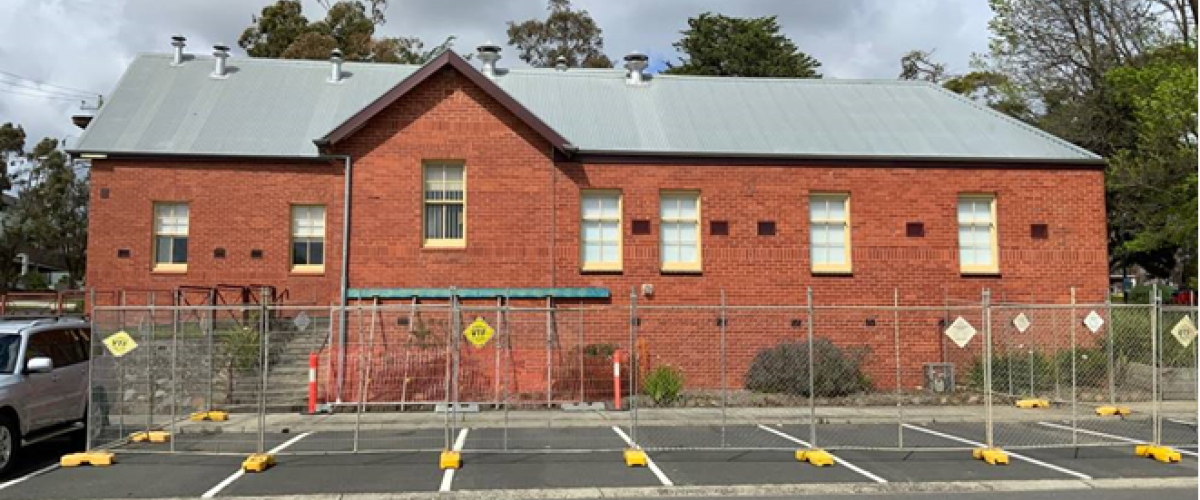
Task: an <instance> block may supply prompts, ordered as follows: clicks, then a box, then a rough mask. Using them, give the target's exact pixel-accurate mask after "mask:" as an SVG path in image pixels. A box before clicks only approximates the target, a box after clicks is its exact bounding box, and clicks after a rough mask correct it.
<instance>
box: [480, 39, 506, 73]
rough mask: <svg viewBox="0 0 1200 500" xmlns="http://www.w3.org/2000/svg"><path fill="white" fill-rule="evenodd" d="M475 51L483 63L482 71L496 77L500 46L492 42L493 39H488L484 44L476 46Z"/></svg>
mask: <svg viewBox="0 0 1200 500" xmlns="http://www.w3.org/2000/svg"><path fill="white" fill-rule="evenodd" d="M475 51H476V55H475V57H478V58H479V61H480V62H482V63H483V67H482V68H480V71H482V72H483V74H484V75H485V76H487V77H488V78H495V77H496V61H499V60H500V46H499V45H496V44H494V43H492V42H491V41H487V42H484V43H483V45H480V46H478V47H476V48H475Z"/></svg>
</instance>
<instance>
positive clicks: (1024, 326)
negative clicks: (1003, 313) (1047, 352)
mask: <svg viewBox="0 0 1200 500" xmlns="http://www.w3.org/2000/svg"><path fill="white" fill-rule="evenodd" d="M1032 324H1033V322H1032V321H1029V317H1028V316H1026V315H1025V313H1021V314H1018V315H1017V317H1015V318H1013V326H1015V327H1017V331H1018V332H1021V333H1025V331H1026V330H1028V329H1029V326H1030V325H1032Z"/></svg>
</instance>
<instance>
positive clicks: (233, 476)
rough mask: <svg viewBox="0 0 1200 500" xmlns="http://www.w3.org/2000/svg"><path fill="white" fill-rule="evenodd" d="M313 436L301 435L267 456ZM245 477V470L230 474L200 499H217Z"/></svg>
mask: <svg viewBox="0 0 1200 500" xmlns="http://www.w3.org/2000/svg"><path fill="white" fill-rule="evenodd" d="M311 434H312V433H311V432H305V433H304V434H301V435H299V436H296V437H294V438H292V439H289V440H287V441H286V442H284V443H283V444H281V445H279V446H276V447H274V448H271V451H268V452H267V454H270V455H274V454H276V453H279V452H281V451H283V450H284V449H285V448H287V447H288V446H291V445H293V444H296V441H299V440H301V439H304V438H306V437H308V436H309V435H311ZM244 475H246V471H244V470H242V469H238V471H237V472H234V473H233V474H230V475H229V477H227V478H225V480H223V481H221V482H219V483H217V485H216V486H213V487H212V489H210V490H208V491H206V492H204V494H203V495H200V498H212V497H215V496H217V493H220V492H221V490H223V489H225V487H227V486H229V485H230V484H232V483H233V482H234V481H237V480H238V478H240V477H242V476H244Z"/></svg>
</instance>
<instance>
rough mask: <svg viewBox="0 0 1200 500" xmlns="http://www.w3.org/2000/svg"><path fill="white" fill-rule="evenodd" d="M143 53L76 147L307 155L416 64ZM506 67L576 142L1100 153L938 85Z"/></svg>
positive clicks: (795, 150)
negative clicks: (646, 76) (340, 66)
mask: <svg viewBox="0 0 1200 500" xmlns="http://www.w3.org/2000/svg"><path fill="white" fill-rule="evenodd" d="M229 67H230V72H231V73H230V75H229V77H228V78H225V79H216V78H212V77H210V76H209V75H210V73H211V71H212V61H211V59H210V58H204V57H201V58H196V59H193V60H189V61H187V62H186V63H185V64H183V65H181V66H178V67H172V66H171V65H170V56H169V55H157V54H147V55H142V56H139V57H138V58H137V59H136V60H135V61H134V62H133V64H131V65H130V67H129V69H128V70H127V71H126V73H125V75H124V76H123V77H122V78H121V81H120V82H119V83H118V85H117V88H116V90H115V91H114V92H113V94H112V96H111V97H110V99H109V100H108V102H107V103H106V104H105V105H104V107H103V108H102V110H101V111H100V113H99V114H98V115H97V116H96V118H95V119H94V120H93V121H92V123H91V125H89V126H88V128H87V131H86V132H85V133H84V135H83V137H82V138H81V139H80V141H79V143H78V145H77V147H76V148H75V151H78V152H94V153H110V154H111V153H122V152H124V153H168V154H197V155H199V154H223V155H246V156H315V155H316V154H317V148H316V147H315V146H314V144H313V142H312V141H313V140H314V139H316V138H320V137H323V136H325V135H326V134H328V133H329V132H330V131H332V130H333V129H334V128H336V127H337V126H338V125H340V124H342V123H344V122H345V121H346V120H347V119H349V118H350V117H351V116H353V115H354V114H356V113H357V112H358V111H360V110H362V109H363V108H365V107H367V105H369V104H370V103H371V102H373V101H374V100H376V99H377V98H379V97H380V96H382V95H383V94H384V93H386V92H387V91H388V90H389V89H391V88H392V87H394V86H396V85H397V84H399V83H400V82H401V81H402V80H404V79H405V78H406V77H408V76H409V75H412V74H413V73H414V72H416V71H417V69H418V68H419V67H418V66H407V65H391V64H359V63H346V64H345V65H344V70H345V71H346V72H348V73H349V75H348V77H347V78H345V79H344V81H343V82H342V83H337V84H333V83H329V82H328V81H327V80H328V77H329V63H327V62H323V61H291V60H271V59H244V58H243V59H230V61H229ZM624 75H625V73H624V70H615V69H614V70H582V69H571V70H568V71H565V72H560V71H555V70H553V69H512V70H509V71H507V72H505V73H504V74H502V75H501V76H499V77H497V78H496V80H495V82H496V83H497V85H498V86H499V87H500V88H501V89H503V90H504V91H505V92H508V93H509V94H510V95H511V96H512V97H513V98H514V99H515V100H516V101H517V102H519V103H520V104H521V105H523V106H524V107H526V108H527V109H529V110H530V111H531V112H532V113H533V114H534V115H535V116H537V117H538V118H539V119H541V120H542V121H543V122H545V123H546V124H547V125H548V126H550V127H551V128H552V129H554V130H555V131H556V132H558V133H559V134H561V135H562V136H564V137H565V138H566V139H567V140H569V141H570V142H571V144H572V145H573V146H575V147H576V148H578V149H579V150H580V151H583V152H611V153H626V154H629V153H633V154H639V153H640V154H668V155H670V154H678V155H735V156H814V157H846V158H922V159H938V158H946V159H949V158H956V159H957V158H961V159H976V160H981V161H986V160H1009V161H1011V160H1030V161H1037V160H1048V161H1084V162H1086V161H1095V160H1099V157H1097V156H1096V155H1094V154H1092V153H1090V152H1088V151H1086V150H1084V149H1082V148H1079V147H1076V146H1074V145H1072V144H1070V143H1068V142H1066V141H1063V140H1061V139H1058V138H1056V137H1053V136H1051V135H1049V134H1046V133H1044V132H1042V131H1040V130H1038V129H1036V128H1034V127H1031V126H1029V125H1026V124H1024V123H1021V122H1019V121H1017V120H1014V119H1012V118H1009V117H1007V116H1004V115H1002V114H999V113H996V112H994V111H992V110H991V109H988V108H987V107H986V106H981V105H979V104H977V103H975V102H973V101H971V100H969V99H966V98H963V97H960V96H958V95H955V94H953V93H950V92H948V91H945V90H943V89H941V88H939V87H937V86H935V85H930V84H926V83H920V82H905V81H891V80H888V81H879V80H870V81H855V80H795V79H768V78H721V77H689V76H670V75H658V76H655V77H653V78H651V79H650V82H649V84H647V85H644V86H630V85H627V84H626V83H625V78H624Z"/></svg>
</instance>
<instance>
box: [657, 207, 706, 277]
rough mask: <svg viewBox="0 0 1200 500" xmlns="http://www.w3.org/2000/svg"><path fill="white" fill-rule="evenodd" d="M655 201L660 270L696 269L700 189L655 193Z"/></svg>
mask: <svg viewBox="0 0 1200 500" xmlns="http://www.w3.org/2000/svg"><path fill="white" fill-rule="evenodd" d="M659 202H660V204H659V242H660V244H659V254H660V260H661V264H662V270H663V271H677V272H696V271H700V269H701V258H700V193H699V192H695V191H686V192H685V191H672V192H663V193H662V194H660V195H659Z"/></svg>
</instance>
